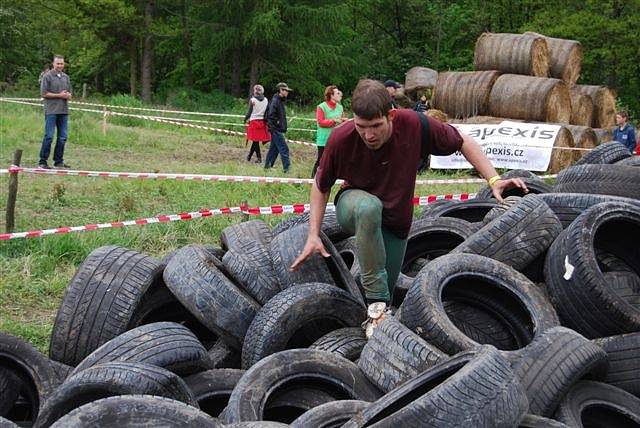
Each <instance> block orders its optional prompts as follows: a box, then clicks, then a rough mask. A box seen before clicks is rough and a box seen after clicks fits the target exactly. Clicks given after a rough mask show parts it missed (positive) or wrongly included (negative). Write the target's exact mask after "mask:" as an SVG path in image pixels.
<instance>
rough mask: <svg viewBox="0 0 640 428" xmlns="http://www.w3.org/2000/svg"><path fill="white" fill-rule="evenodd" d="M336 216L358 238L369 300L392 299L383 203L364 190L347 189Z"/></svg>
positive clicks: (360, 260)
mask: <svg viewBox="0 0 640 428" xmlns="http://www.w3.org/2000/svg"><path fill="white" fill-rule="evenodd" d="M336 217H337V220H338V223H339V224H340V226H341V227H342V228H343V229H344V230H345V231H347V232H348V233H352V234H354V235H355V237H356V253H357V257H358V263H359V264H360V275H361V278H362V286H363V287H364V290H365V296H366V298H367V303H371V302H374V301H384V302H386V303H387V304H388V303H389V302H390V300H391V293H390V292H389V286H388V275H387V271H386V268H385V266H386V261H387V256H386V251H385V248H384V238H383V235H382V202H381V201H380V199H378V198H377V197H376V196H373V195H372V194H370V193H367V192H365V191H364V190H358V189H353V190H347V191H345V192H344V193H343V194H342V195H341V196H340V198H339V199H338V205H337V207H336Z"/></svg>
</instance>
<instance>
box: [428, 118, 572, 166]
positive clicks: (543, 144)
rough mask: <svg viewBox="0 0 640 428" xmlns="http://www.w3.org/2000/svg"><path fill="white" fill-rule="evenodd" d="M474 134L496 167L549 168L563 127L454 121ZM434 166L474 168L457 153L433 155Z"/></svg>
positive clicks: (471, 135) (464, 131) (460, 129)
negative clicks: (555, 143)
mask: <svg viewBox="0 0 640 428" xmlns="http://www.w3.org/2000/svg"><path fill="white" fill-rule="evenodd" d="M452 126H454V127H455V128H456V129H458V130H459V131H460V132H463V133H465V134H467V135H469V136H470V137H472V138H473V139H474V140H476V142H477V143H478V144H480V146H482V149H483V150H484V153H485V154H486V155H487V157H488V158H489V160H490V161H491V163H492V164H493V166H494V167H496V168H508V169H526V170H528V171H546V170H547V168H548V166H549V161H550V160H551V151H552V150H551V149H552V148H553V144H554V142H555V141H556V136H557V135H558V131H559V130H560V126H558V125H548V124H545V123H520V122H509V121H504V122H501V123H500V124H498V125H473V124H468V123H464V124H452ZM430 165H431V168H434V169H468V168H473V167H472V166H471V164H470V163H469V162H467V160H466V159H465V158H464V156H462V153H460V152H456V153H454V154H452V155H450V156H431V164H430Z"/></svg>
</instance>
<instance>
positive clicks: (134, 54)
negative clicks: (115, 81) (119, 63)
mask: <svg viewBox="0 0 640 428" xmlns="http://www.w3.org/2000/svg"><path fill="white" fill-rule="evenodd" d="M129 62H130V69H129V71H130V73H129V74H130V76H129V95H131V96H132V97H135V96H136V94H137V92H138V91H137V89H138V88H137V84H138V46H137V39H136V38H135V37H134V38H133V39H132V40H131V41H130V44H129Z"/></svg>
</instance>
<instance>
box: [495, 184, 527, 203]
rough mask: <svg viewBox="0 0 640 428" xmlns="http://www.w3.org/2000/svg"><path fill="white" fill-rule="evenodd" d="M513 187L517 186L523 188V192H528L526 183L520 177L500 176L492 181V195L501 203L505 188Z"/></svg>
mask: <svg viewBox="0 0 640 428" xmlns="http://www.w3.org/2000/svg"><path fill="white" fill-rule="evenodd" d="M514 187H519V188H521V189H522V190H524V192H525V193H529V189H527V185H526V184H525V183H524V181H523V180H522V179H521V178H507V179H503V178H501V179H500V180H498V181H496V182H495V183H493V186H492V187H491V190H492V191H493V196H494V197H495V198H496V199H497V200H498V202H500V203H502V193H503V192H504V191H505V190H509V189H513V188H514Z"/></svg>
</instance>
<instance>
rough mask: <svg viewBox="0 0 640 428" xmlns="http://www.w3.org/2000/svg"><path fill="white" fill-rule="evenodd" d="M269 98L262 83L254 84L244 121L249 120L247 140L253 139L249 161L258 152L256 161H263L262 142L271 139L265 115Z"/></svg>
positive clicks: (248, 156)
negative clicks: (265, 94)
mask: <svg viewBox="0 0 640 428" xmlns="http://www.w3.org/2000/svg"><path fill="white" fill-rule="evenodd" d="M268 107H269V100H267V99H266V98H265V96H264V87H263V86H262V85H254V86H253V96H252V97H251V98H250V99H249V110H248V111H247V114H246V115H245V116H244V123H247V121H248V122H249V126H248V127H247V141H251V149H250V150H249V154H248V155H247V161H251V156H253V154H254V153H255V154H256V163H262V154H261V153H260V143H262V144H265V143H266V142H267V141H270V140H271V135H270V134H269V130H268V128H267V122H266V120H265V116H266V115H267V108H268Z"/></svg>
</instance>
